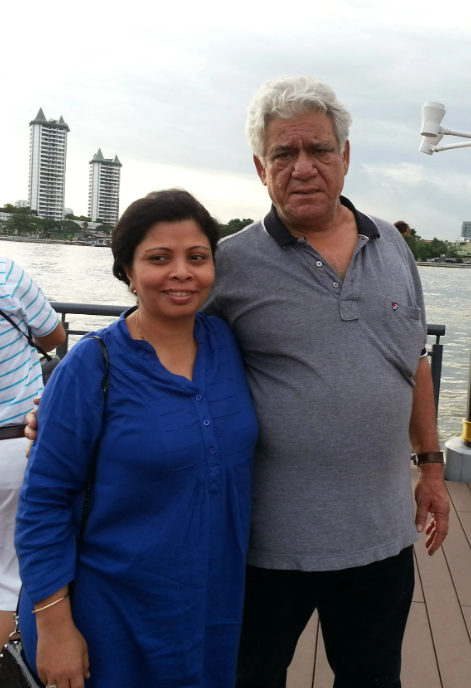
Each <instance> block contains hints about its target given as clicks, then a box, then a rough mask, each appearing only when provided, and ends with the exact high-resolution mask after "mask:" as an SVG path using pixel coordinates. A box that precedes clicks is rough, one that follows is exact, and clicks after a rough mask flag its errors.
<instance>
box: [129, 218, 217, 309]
mask: <svg viewBox="0 0 471 688" xmlns="http://www.w3.org/2000/svg"><path fill="white" fill-rule="evenodd" d="M127 275H128V278H129V281H130V282H131V289H132V290H134V289H135V290H136V292H137V295H138V297H139V308H140V309H141V310H143V311H145V312H146V314H147V315H149V316H153V317H156V316H157V317H160V318H162V317H163V318H165V319H168V318H171V319H173V318H185V317H192V316H194V315H195V313H196V311H198V310H199V309H200V308H201V306H202V305H203V303H204V302H205V301H206V299H207V298H208V296H209V292H210V291H211V287H212V284H213V282H214V262H213V255H212V252H211V246H210V243H209V240H208V237H207V236H206V235H205V234H204V233H203V232H202V231H201V229H200V227H199V225H198V224H197V223H196V222H195V221H194V220H182V221H181V222H158V223H156V224H155V225H152V227H151V228H150V229H149V231H148V232H147V234H146V235H145V237H144V239H143V240H142V241H141V243H140V244H139V245H138V246H137V248H136V250H135V252H134V260H133V264H132V267H131V268H130V269H129V270H128V271H127Z"/></svg>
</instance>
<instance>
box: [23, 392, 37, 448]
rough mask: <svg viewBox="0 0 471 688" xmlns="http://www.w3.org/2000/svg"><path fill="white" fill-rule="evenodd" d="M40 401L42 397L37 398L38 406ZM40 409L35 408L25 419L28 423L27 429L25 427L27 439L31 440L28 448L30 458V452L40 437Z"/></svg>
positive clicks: (35, 401)
mask: <svg viewBox="0 0 471 688" xmlns="http://www.w3.org/2000/svg"><path fill="white" fill-rule="evenodd" d="M39 401H40V397H37V398H36V399H34V403H35V404H36V405H37V406H38V405H39ZM37 415H38V409H37V408H35V409H33V410H32V411H30V412H29V413H27V414H26V417H25V422H26V427H25V437H27V438H28V439H29V440H30V443H29V444H28V446H27V447H26V456H27V457H29V452H30V449H31V446H32V444H33V442H34V440H35V439H36V437H37V436H38V419H37Z"/></svg>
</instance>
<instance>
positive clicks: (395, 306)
mask: <svg viewBox="0 0 471 688" xmlns="http://www.w3.org/2000/svg"><path fill="white" fill-rule="evenodd" d="M392 309H393V311H397V303H396V302H395V301H393V302H392Z"/></svg>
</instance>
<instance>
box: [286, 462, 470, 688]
mask: <svg viewBox="0 0 471 688" xmlns="http://www.w3.org/2000/svg"><path fill="white" fill-rule="evenodd" d="M415 475H416V471H415V469H413V470H412V473H411V476H412V480H413V481H414V480H415ZM447 488H448V492H449V494H450V501H451V514H450V533H449V535H448V537H447V539H446V540H445V542H444V544H443V547H441V548H440V550H439V551H438V552H436V553H435V554H434V556H433V557H430V556H429V555H428V554H427V553H426V550H425V546H424V542H423V540H424V537H425V535H422V536H421V538H420V541H419V542H417V544H416V546H415V563H416V585H415V592H414V600H413V602H412V609H411V613H410V616H409V622H408V626H407V630H406V636H405V640H404V649H403V667H402V686H403V688H470V687H471V484H468V483H453V482H448V483H447ZM332 685H333V674H332V671H331V670H330V667H329V665H328V663H327V659H326V656H325V650H324V645H323V642H322V633H321V629H320V627H319V621H318V618H317V614H314V615H313V617H312V619H311V620H310V622H309V624H308V626H307V627H306V629H305V631H304V633H303V635H302V636H301V638H300V640H299V643H298V647H297V649H296V654H295V656H294V659H293V662H292V664H291V666H290V668H289V672H288V688H332Z"/></svg>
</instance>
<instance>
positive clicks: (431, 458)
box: [412, 451, 445, 466]
mask: <svg viewBox="0 0 471 688" xmlns="http://www.w3.org/2000/svg"><path fill="white" fill-rule="evenodd" d="M412 456H413V461H414V463H415V465H416V466H423V465H424V464H426V463H439V464H441V465H442V466H444V465H445V460H444V458H443V452H442V451H438V452H425V453H424V454H413V455H412Z"/></svg>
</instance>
